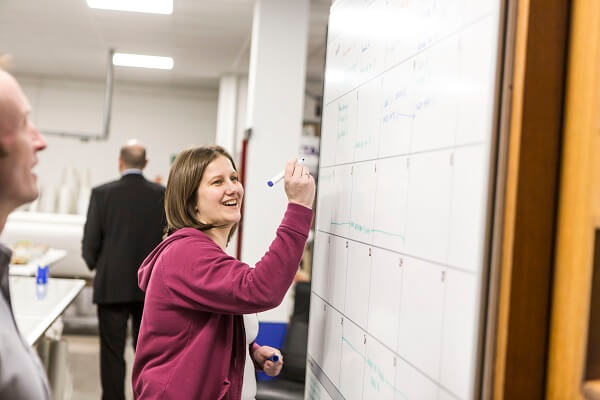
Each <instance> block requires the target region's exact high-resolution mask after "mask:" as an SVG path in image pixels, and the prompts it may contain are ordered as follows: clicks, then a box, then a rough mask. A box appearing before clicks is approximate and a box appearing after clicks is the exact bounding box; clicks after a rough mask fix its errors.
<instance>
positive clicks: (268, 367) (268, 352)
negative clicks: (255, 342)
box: [252, 346, 283, 376]
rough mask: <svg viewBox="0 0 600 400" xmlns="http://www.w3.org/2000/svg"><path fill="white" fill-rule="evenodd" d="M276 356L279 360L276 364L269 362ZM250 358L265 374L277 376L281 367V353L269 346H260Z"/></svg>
mask: <svg viewBox="0 0 600 400" xmlns="http://www.w3.org/2000/svg"><path fill="white" fill-rule="evenodd" d="M274 355H276V356H277V357H278V358H279V359H278V360H277V362H274V361H271V360H270V358H271V357H273V356H274ZM252 358H253V359H254V361H256V363H257V364H258V365H259V366H260V367H261V368H262V370H263V371H264V372H265V374H267V375H269V376H277V375H279V373H280V372H281V368H282V367H283V356H282V355H281V352H280V351H279V350H278V349H276V348H274V347H271V346H260V347H259V348H257V349H256V350H255V351H254V353H253V354H252Z"/></svg>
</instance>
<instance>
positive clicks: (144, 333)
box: [133, 146, 315, 399]
mask: <svg viewBox="0 0 600 400" xmlns="http://www.w3.org/2000/svg"><path fill="white" fill-rule="evenodd" d="M284 179H285V192H286V194H287V197H288V202H289V203H288V206H287V210H286V211H285V214H284V217H283V220H282V222H281V224H280V225H279V227H278V229H277V232H276V237H275V239H274V240H273V242H272V243H271V246H270V247H269V250H268V251H267V252H266V254H265V255H264V256H263V258H262V259H261V260H260V261H259V262H258V263H257V264H256V267H255V268H252V267H250V266H248V265H247V264H244V263H242V262H240V261H238V260H236V259H235V258H233V257H231V256H229V255H227V254H226V253H225V247H226V246H227V243H228V241H229V239H230V238H231V236H232V234H233V232H234V231H235V229H236V227H237V224H238V222H239V221H240V217H241V214H240V210H241V205H242V199H243V196H244V189H243V188H242V185H241V183H240V182H239V180H238V173H237V169H236V167H235V163H234V161H233V159H232V158H231V156H230V155H229V154H227V152H226V151H225V150H224V149H222V148H220V147H216V146H214V147H200V148H194V149H190V150H186V151H184V152H182V153H181V154H179V156H178V157H177V159H176V160H175V162H174V164H173V166H172V167H171V171H170V173H169V180H168V182H167V188H166V192H165V211H166V215H167V224H168V227H167V229H168V237H167V238H166V239H165V240H163V241H162V243H160V244H159V245H158V246H157V247H156V249H154V251H152V253H150V255H148V257H147V258H146V260H145V261H144V262H143V264H142V266H141V267H140V269H139V272H138V282H139V285H140V288H142V290H144V292H145V293H146V299H145V305H144V315H143V317H142V323H141V328H140V334H139V339H138V344H137V349H136V356H135V361H134V365H133V391H134V396H135V398H142V399H154V398H161V399H184V398H186V399H200V398H202V399H253V398H254V396H255V392H256V381H255V377H254V367H255V366H256V367H258V368H261V369H263V370H264V371H265V372H266V373H267V374H269V375H277V374H278V373H279V371H280V370H281V367H282V361H283V360H282V358H281V354H280V353H279V351H278V350H277V349H274V348H272V347H268V346H259V345H258V344H256V343H255V342H254V339H255V338H256V334H257V332H258V321H257V319H256V313H257V312H260V311H265V310H268V309H271V308H274V307H276V306H277V305H279V304H280V303H281V301H282V300H283V297H284V295H285V293H286V292H287V290H288V288H289V286H290V285H291V283H292V281H293V279H294V275H295V273H296V271H297V269H298V264H299V263H300V259H301V256H302V252H303V249H304V245H305V242H306V239H307V236H308V231H309V229H310V224H311V221H312V216H313V213H312V204H313V200H314V196H315V182H314V179H313V178H312V176H311V175H310V174H309V173H308V169H307V168H306V167H303V166H302V165H299V164H297V162H296V161H295V160H293V161H289V162H288V163H287V164H286V167H285V178H284ZM274 355H276V356H278V357H279V360H278V361H277V362H274V361H271V360H270V358H271V357H272V356H274Z"/></svg>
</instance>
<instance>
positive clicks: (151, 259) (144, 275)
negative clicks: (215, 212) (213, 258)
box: [138, 228, 206, 292]
mask: <svg viewBox="0 0 600 400" xmlns="http://www.w3.org/2000/svg"><path fill="white" fill-rule="evenodd" d="M205 235H206V234H205V233H203V232H201V231H199V230H197V229H194V228H182V229H178V230H177V231H175V232H174V233H172V234H171V235H170V236H169V237H167V238H166V239H165V240H163V241H162V242H160V243H159V244H158V246H156V247H155V248H154V250H152V252H151V253H150V254H148V257H146V259H145V260H144V262H143V263H142V265H140V268H139V269H138V286H139V287H140V289H142V290H143V291H144V292H145V291H146V289H147V288H148V284H149V283H150V276H151V275H152V271H153V270H154V267H155V266H156V263H157V261H158V259H159V258H160V256H161V254H162V253H163V251H165V249H167V248H168V247H169V246H170V245H171V243H173V242H175V241H177V240H180V239H185V238H187V237H193V236H205Z"/></svg>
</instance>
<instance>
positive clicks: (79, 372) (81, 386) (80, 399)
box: [63, 334, 133, 400]
mask: <svg viewBox="0 0 600 400" xmlns="http://www.w3.org/2000/svg"><path fill="white" fill-rule="evenodd" d="M63 339H64V340H65V341H66V342H67V346H68V355H67V363H68V373H67V385H66V389H65V396H64V399H63V400H92V399H93V400H98V399H100V398H101V395H102V390H101V388H100V356H99V349H100V344H99V339H98V336H95V335H71V334H69V335H63ZM125 363H126V364H127V376H126V378H125V398H126V399H127V400H131V399H133V395H132V391H131V367H132V364H133V349H132V346H131V339H129V340H128V343H127V345H126V348H125Z"/></svg>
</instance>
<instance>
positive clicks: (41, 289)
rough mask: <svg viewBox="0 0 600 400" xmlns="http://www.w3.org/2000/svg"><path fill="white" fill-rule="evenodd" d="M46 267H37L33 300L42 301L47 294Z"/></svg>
mask: <svg viewBox="0 0 600 400" xmlns="http://www.w3.org/2000/svg"><path fill="white" fill-rule="evenodd" d="M48 270H49V268H48V266H47V265H45V266H43V267H42V266H41V265H38V268H37V274H36V276H35V298H36V299H38V300H43V299H45V298H46V294H47V293H48Z"/></svg>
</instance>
